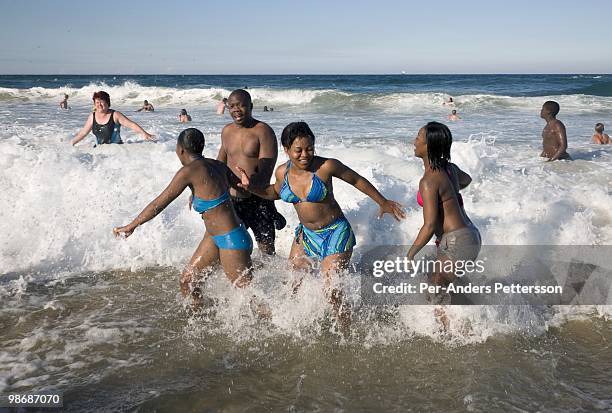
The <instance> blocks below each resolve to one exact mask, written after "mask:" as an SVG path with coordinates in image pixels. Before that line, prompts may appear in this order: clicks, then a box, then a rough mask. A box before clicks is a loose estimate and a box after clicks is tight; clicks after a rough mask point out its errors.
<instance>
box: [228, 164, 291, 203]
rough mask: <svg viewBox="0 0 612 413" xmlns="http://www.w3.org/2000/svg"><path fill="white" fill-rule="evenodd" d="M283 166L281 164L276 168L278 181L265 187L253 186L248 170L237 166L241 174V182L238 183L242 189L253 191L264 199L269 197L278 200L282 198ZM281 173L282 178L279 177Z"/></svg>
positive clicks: (271, 199)
mask: <svg viewBox="0 0 612 413" xmlns="http://www.w3.org/2000/svg"><path fill="white" fill-rule="evenodd" d="M281 168H283V166H279V167H278V169H277V170H276V182H275V183H274V184H273V185H268V186H266V187H264V188H253V187H252V186H251V180H250V178H249V176H248V175H247V173H246V171H245V170H244V169H242V168H241V167H239V166H237V167H236V170H237V171H238V173H239V174H240V183H239V184H238V187H239V188H240V189H244V190H245V191H249V192H252V193H254V194H255V195H257V196H259V197H261V198H263V199H269V200H270V201H276V200H277V199H280V195H279V193H280V187H281V183H282V181H283V173H282V172H281V171H280V170H281ZM279 174H280V176H281V178H280V179H279V178H278V177H279Z"/></svg>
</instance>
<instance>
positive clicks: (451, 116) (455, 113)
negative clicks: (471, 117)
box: [448, 109, 461, 120]
mask: <svg viewBox="0 0 612 413" xmlns="http://www.w3.org/2000/svg"><path fill="white" fill-rule="evenodd" d="M460 119H461V118H460V117H459V115H457V110H455V109H453V112H452V113H451V114H450V115H448V120H460Z"/></svg>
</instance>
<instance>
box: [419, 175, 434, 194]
mask: <svg viewBox="0 0 612 413" xmlns="http://www.w3.org/2000/svg"><path fill="white" fill-rule="evenodd" d="M434 185H435V183H434V177H433V175H427V174H426V175H424V176H423V177H422V178H421V180H420V181H419V190H421V191H430V190H432V189H433V188H434Z"/></svg>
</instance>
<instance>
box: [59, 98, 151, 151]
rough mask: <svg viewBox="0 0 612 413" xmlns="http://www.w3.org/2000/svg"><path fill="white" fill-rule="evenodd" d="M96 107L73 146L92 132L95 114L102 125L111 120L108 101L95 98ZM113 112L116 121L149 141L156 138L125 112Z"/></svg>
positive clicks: (75, 138) (72, 142) (74, 140)
mask: <svg viewBox="0 0 612 413" xmlns="http://www.w3.org/2000/svg"><path fill="white" fill-rule="evenodd" d="M94 108H95V112H93V113H91V114H90V115H89V116H88V117H87V120H86V121H85V125H84V126H83V128H82V129H81V130H80V131H79V133H78V134H77V135H76V136H75V137H74V139H72V141H71V142H70V143H71V144H72V145H73V146H74V145H76V144H77V143H79V142H80V141H81V140H83V139H84V138H85V137H86V136H87V135H88V134H89V132H91V129H92V127H93V117H94V116H95V117H96V122H97V123H98V124H100V125H105V124H107V123H108V121H109V120H110V116H111V112H110V110H109V109H110V107H109V105H108V103H107V102H106V100H104V99H94ZM112 113H113V120H114V121H115V123H119V124H120V125H121V126H125V127H127V128H130V129H132V130H133V131H134V132H137V133H139V134H141V135H142V137H143V138H144V139H145V140H147V141H153V140H155V135H152V134H150V133H148V132H147V131H145V130H144V129H143V128H142V127H140V125H138V124H137V123H136V122H134V121H131V120H130V119H129V118H128V117H127V116H125V115H124V114H123V113H121V112H119V111H114V112H112Z"/></svg>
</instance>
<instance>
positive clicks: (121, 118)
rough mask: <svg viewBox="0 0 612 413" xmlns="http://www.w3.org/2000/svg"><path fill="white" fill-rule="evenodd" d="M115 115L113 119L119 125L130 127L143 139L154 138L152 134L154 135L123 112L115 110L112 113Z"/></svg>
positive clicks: (150, 139)
mask: <svg viewBox="0 0 612 413" xmlns="http://www.w3.org/2000/svg"><path fill="white" fill-rule="evenodd" d="M114 116H115V121H117V122H119V124H120V125H121V126H125V127H128V128H130V129H131V130H133V131H134V132H136V133H140V134H141V135H142V136H143V137H144V139H145V140H146V141H152V140H155V139H154V136H155V135H151V134H150V133H148V132H147V131H145V130H144V129H143V128H142V127H141V126H140V125H139V124H137V123H136V122H134V121H132V120H130V119H129V118H128V117H127V116H125V115H124V114H123V113H121V112H116V111H115V113H114Z"/></svg>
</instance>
